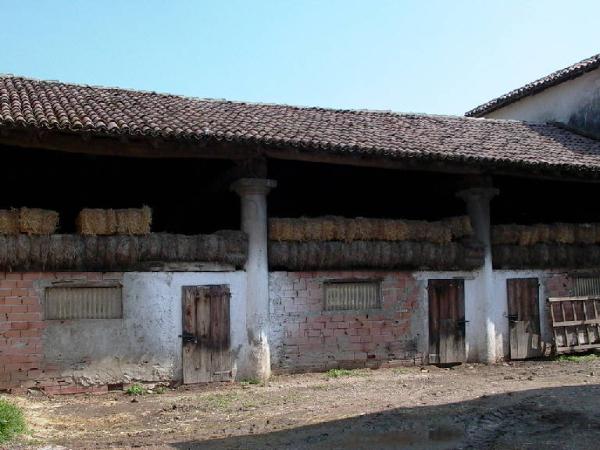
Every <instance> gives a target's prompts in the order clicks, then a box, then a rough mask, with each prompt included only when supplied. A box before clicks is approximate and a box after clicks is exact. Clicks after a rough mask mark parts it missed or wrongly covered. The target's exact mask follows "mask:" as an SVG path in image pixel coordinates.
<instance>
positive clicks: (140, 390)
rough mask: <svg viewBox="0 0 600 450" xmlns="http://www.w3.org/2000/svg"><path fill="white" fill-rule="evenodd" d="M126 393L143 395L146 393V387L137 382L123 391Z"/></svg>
mask: <svg viewBox="0 0 600 450" xmlns="http://www.w3.org/2000/svg"><path fill="white" fill-rule="evenodd" d="M125 393H126V394H127V395H143V394H145V393H146V389H144V387H143V386H141V385H139V384H132V385H131V386H129V387H128V388H127V390H126V391H125Z"/></svg>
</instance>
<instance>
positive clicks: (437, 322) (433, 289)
mask: <svg viewBox="0 0 600 450" xmlns="http://www.w3.org/2000/svg"><path fill="white" fill-rule="evenodd" d="M427 290H428V292H429V362H430V363H440V364H447V363H458V362H464V361H465V323H466V321H465V297H464V280H429V282H428V286H427Z"/></svg>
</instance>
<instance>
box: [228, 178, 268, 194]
mask: <svg viewBox="0 0 600 450" xmlns="http://www.w3.org/2000/svg"><path fill="white" fill-rule="evenodd" d="M275 187H277V181H275V180H270V179H268V178H240V179H239V180H237V181H234V182H233V183H232V184H231V187H230V189H231V190H232V191H235V192H237V194H238V195H240V196H243V195H251V194H262V195H267V194H268V193H269V192H270V191H271V189H273V188H275Z"/></svg>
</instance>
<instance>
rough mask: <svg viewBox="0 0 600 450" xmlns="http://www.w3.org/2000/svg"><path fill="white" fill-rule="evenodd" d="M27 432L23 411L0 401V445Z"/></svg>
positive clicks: (4, 401)
mask: <svg viewBox="0 0 600 450" xmlns="http://www.w3.org/2000/svg"><path fill="white" fill-rule="evenodd" d="M26 430H27V426H26V425H25V418H24V417H23V411H21V409H20V408H19V407H18V406H16V405H13V404H12V403H9V402H7V401H6V400H2V399H0V443H2V442H8V441H10V440H11V439H13V438H14V437H16V436H18V435H20V434H23V433H25V431H26Z"/></svg>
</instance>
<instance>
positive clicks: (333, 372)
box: [325, 369, 366, 378]
mask: <svg viewBox="0 0 600 450" xmlns="http://www.w3.org/2000/svg"><path fill="white" fill-rule="evenodd" d="M325 375H326V376H327V378H340V377H358V376H364V375H366V373H365V371H364V369H352V370H348V369H330V370H328V371H327V372H325Z"/></svg>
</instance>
